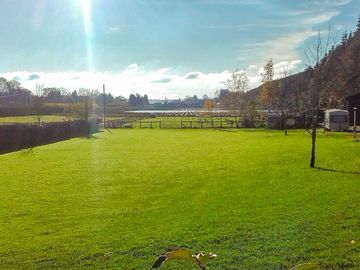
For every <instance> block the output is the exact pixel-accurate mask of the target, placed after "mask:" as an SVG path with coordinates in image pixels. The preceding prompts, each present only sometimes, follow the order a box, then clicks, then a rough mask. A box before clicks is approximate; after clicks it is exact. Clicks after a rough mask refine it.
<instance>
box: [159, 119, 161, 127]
mask: <svg viewBox="0 0 360 270" xmlns="http://www.w3.org/2000/svg"><path fill="white" fill-rule="evenodd" d="M159 128H161V120H160V121H159Z"/></svg>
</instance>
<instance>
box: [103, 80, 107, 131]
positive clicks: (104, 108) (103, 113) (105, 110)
mask: <svg viewBox="0 0 360 270" xmlns="http://www.w3.org/2000/svg"><path fill="white" fill-rule="evenodd" d="M103 108H104V111H103V123H104V129H105V128H106V127H105V120H106V118H105V112H106V110H105V84H103Z"/></svg>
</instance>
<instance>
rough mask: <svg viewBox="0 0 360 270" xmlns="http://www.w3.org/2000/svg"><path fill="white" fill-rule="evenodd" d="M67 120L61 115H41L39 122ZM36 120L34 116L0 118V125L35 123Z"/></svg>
mask: <svg viewBox="0 0 360 270" xmlns="http://www.w3.org/2000/svg"><path fill="white" fill-rule="evenodd" d="M65 119H67V117H66V116H63V115H42V116H41V117H40V121H41V122H45V123H48V122H62V121H64V120H65ZM37 122H38V118H37V116H35V115H28V116H11V117H0V123H37Z"/></svg>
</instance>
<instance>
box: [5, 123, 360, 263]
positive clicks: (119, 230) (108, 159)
mask: <svg viewBox="0 0 360 270" xmlns="http://www.w3.org/2000/svg"><path fill="white" fill-rule="evenodd" d="M111 132H112V134H111V133H109V132H103V133H100V134H98V135H96V136H95V138H92V139H72V140H69V141H66V142H60V143H56V144H52V145H47V146H42V147H36V148H33V149H32V150H24V151H20V152H17V153H11V154H6V155H2V156H0V164H1V170H0V190H1V193H0V205H1V207H0V222H1V223H0V225H1V226H0V269H80V268H86V269H132V270H135V269H149V268H150V266H151V264H152V263H153V262H154V260H155V259H156V257H157V256H158V255H159V254H160V253H162V252H164V251H165V250H166V249H167V248H169V247H173V246H181V247H187V248H190V249H191V250H192V251H194V252H198V251H205V252H209V251H212V252H215V253H216V254H218V257H217V258H216V259H214V260H213V261H211V262H210V263H209V269H219V270H220V269H221V270H223V269H261V270H263V269H290V268H291V267H292V266H294V265H297V264H299V263H303V262H316V263H320V264H321V265H322V269H345V268H346V269H359V268H360V252H359V251H360V250H359V246H358V243H359V242H360V239H359V236H360V223H359V220H360V208H359V205H360V196H359V195H358V194H359V192H360V175H359V174H357V173H358V172H359V171H360V144H357V143H354V142H352V138H351V134H345V133H329V135H324V134H320V135H319V140H318V163H317V165H318V166H319V167H321V168H322V169H310V168H309V167H308V162H309V150H310V138H309V136H308V135H307V134H306V133H305V132H304V131H291V132H290V133H289V134H290V135H289V136H287V137H285V136H284V135H283V133H282V132H281V131H266V130H239V131H238V130H159V129H153V130H149V129H146V130H142V129H137V130H124V129H122V130H112V131H111ZM352 241H353V242H352ZM191 267H192V266H191V265H187V264H185V265H184V264H182V263H171V262H169V263H168V264H165V265H164V266H162V267H161V268H162V269H164V270H166V269H178V270H180V269H182V270H183V269H195V268H191Z"/></svg>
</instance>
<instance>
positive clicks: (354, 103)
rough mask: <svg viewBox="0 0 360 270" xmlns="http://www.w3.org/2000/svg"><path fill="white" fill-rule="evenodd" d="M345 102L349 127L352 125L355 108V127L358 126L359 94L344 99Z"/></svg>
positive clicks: (359, 119)
mask: <svg viewBox="0 0 360 270" xmlns="http://www.w3.org/2000/svg"><path fill="white" fill-rule="evenodd" d="M346 100H347V102H348V111H349V125H350V126H353V125H354V108H357V114H356V125H357V126H360V113H359V111H360V93H357V94H355V95H352V96H349V97H347V98H346Z"/></svg>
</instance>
